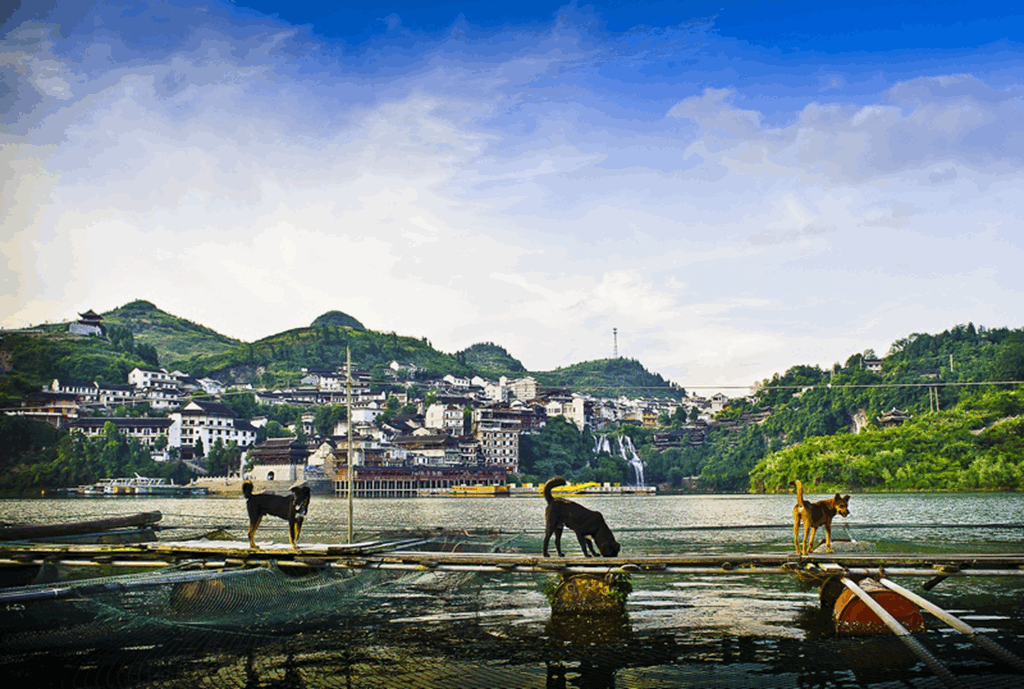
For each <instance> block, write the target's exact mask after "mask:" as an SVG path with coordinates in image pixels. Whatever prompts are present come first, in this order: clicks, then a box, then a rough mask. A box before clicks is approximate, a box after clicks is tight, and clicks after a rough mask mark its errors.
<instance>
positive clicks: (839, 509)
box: [793, 481, 850, 555]
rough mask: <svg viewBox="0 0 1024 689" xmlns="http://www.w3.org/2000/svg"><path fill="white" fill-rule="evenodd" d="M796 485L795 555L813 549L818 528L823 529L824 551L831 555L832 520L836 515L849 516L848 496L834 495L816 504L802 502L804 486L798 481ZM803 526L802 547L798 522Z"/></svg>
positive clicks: (794, 514) (794, 508)
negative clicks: (821, 527)
mask: <svg viewBox="0 0 1024 689" xmlns="http://www.w3.org/2000/svg"><path fill="white" fill-rule="evenodd" d="M793 483H795V484H796V506H795V507H793V545H794V546H796V554H797V555H807V554H808V553H809V552H811V549H812V548H814V535H815V534H816V533H817V531H818V527H819V526H824V527H825V550H826V551H828V552H830V553H832V552H835V551H834V550H832V518H833V517H835V516H836V514H841V515H843V516H844V517H847V516H849V514H850V508H849V504H850V496H849V495H843V496H840V495H839V493H836V494H835V495H834V496H833V497H831V498H828V499H827V500H819V501H818V502H807V501H806V500H804V486H803V484H802V483H800V482H799V481H794V482H793ZM801 521H802V522H803V525H804V541H803V547H802V548H801V545H800V522H801Z"/></svg>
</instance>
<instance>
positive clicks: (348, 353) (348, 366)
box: [345, 347, 355, 543]
mask: <svg viewBox="0 0 1024 689" xmlns="http://www.w3.org/2000/svg"><path fill="white" fill-rule="evenodd" d="M345 359H346V361H345V378H346V384H345V387H346V388H347V390H348V401H347V403H346V405H345V406H346V407H347V409H346V411H347V414H348V452H347V453H346V456H347V457H348V461H347V464H348V542H349V543H351V542H352V496H353V493H354V490H353V488H354V487H353V485H352V480H353V479H352V477H353V474H354V473H355V472H354V471H353V470H352V348H351V347H345Z"/></svg>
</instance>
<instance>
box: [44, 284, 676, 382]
mask: <svg viewBox="0 0 1024 689" xmlns="http://www.w3.org/2000/svg"><path fill="white" fill-rule="evenodd" d="M102 316H103V323H104V325H106V326H122V327H125V328H127V329H129V330H130V331H131V332H132V334H133V335H134V337H135V341H136V342H137V343H140V344H148V345H152V346H153V347H154V348H155V349H156V351H157V354H158V356H159V360H160V365H161V366H162V367H164V368H170V369H175V368H177V369H180V370H182V371H185V372H186V373H189V374H191V375H194V376H199V377H203V376H211V377H215V378H218V379H221V380H223V381H225V382H228V383H252V384H254V385H257V386H263V387H271V388H272V387H283V386H289V385H296V384H297V383H298V380H299V378H300V377H301V375H302V374H301V369H302V368H332V367H337V366H340V365H342V364H344V362H345V357H346V352H347V350H349V349H350V350H351V353H352V359H353V361H354V362H355V363H356V364H357V365H358V366H359V367H360V368H363V369H366V370H370V371H371V372H372V373H374V374H375V375H374V377H375V378H376V379H378V380H381V379H384V378H385V377H386V376H388V375H389V374H390V370H389V369H388V367H389V365H390V364H391V362H392V361H396V362H398V363H399V364H401V365H403V366H405V365H408V364H414V365H415V366H416V367H417V368H419V369H421V370H423V371H425V373H426V375H428V376H443V375H446V374H449V373H451V374H454V375H460V376H473V375H480V376H483V377H485V378H488V379H492V380H494V379H497V378H499V377H500V376H507V377H509V378H521V377H523V376H526V375H533V376H535V377H536V378H537V379H538V381H540V382H541V384H542V385H545V386H550V387H561V388H569V389H572V390H577V391H589V392H593V393H595V394H609V393H608V391H609V390H610V389H612V388H616V389H617V390H616V392H617V394H624V393H626V392H627V390H625V389H622V388H626V389H629V388H635V392H636V393H638V394H640V393H644V392H650V391H661V393H662V394H665V393H666V392H670V388H669V383H668V382H667V381H666V380H665V379H664V378H662V377H661V376H660V375H657V374H652V373H650V372H648V371H647V370H646V369H645V368H644V367H643V366H642V365H641V364H640V363H639V362H636V361H631V360H627V359H604V360H598V361H593V362H581V363H579V364H574V365H572V366H570V367H567V368H563V369H558V370H557V371H551V372H543V371H542V372H535V373H531V372H530V371H528V370H527V369H526V367H525V366H523V364H522V362H521V361H519V360H518V359H516V358H515V357H513V356H512V355H511V354H509V353H508V351H507V350H506V349H505V348H504V347H502V346H500V345H497V344H495V343H491V342H482V343H477V344H474V345H471V346H469V347H467V348H466V349H463V350H461V351H459V352H456V353H454V354H448V353H445V352H440V351H438V350H436V349H434V348H433V346H432V345H431V344H430V342H429V340H427V338H425V337H419V338H417V337H410V336H403V335H398V334H397V333H395V332H378V331H374V330H368V329H367V328H366V327H365V326H364V325H363V324H362V323H361V322H360V321H359V320H358V319H356V318H354V317H352V316H350V315H349V314H347V313H344V312H342V311H338V310H332V311H328V312H326V313H324V314H323V315H321V316H318V317H317V318H316V319H314V320H313V322H312V323H311V324H310V325H309V326H308V327H304V328H294V329H291V330H287V331H284V332H281V333H276V334H274V335H269V336H267V337H264V338H261V339H259V340H256V341H254V342H244V341H242V340H238V339H235V338H231V337H227V336H225V335H222V334H220V333H218V332H216V331H215V330H212V329H210V328H207V327H205V326H202V325H199V324H197V323H194V322H192V321H189V320H187V319H184V318H180V317H178V316H174V315H172V314H169V313H167V312H165V311H163V310H161V309H159V308H158V307H157V306H156V305H155V304H153V303H152V302H149V301H145V300H142V299H138V300H135V301H132V302H129V303H127V304H125V305H124V306H121V307H118V308H116V309H112V310H111V311H108V312H106V313H104V314H102ZM54 330H56V329H54ZM83 344H84V343H83ZM92 344H93V345H95V344H96V343H92ZM95 350H96V347H95V346H91V347H90V356H91V357H95V356H96V354H95ZM128 365H129V364H128V363H127V362H125V361H124V360H123V355H122V360H121V363H120V364H119V366H117V367H107V368H106V369H102V370H109V371H111V373H112V374H113V371H115V370H120V369H123V368H124V367H125V366H128ZM94 368H95V367H92V368H91V369H90V370H93V369H94ZM385 369H388V370H385ZM65 370H71V371H74V370H75V367H74V366H70V367H69V368H68V369H65ZM36 373H37V375H39V376H40V377H41V378H45V377H46V376H48V375H51V374H50V373H44V372H43V371H41V370H40V371H37V372H36ZM100 377H101V378H103V377H104V376H100ZM112 377H116V375H113V376H112ZM102 382H123V380H103V381H102ZM671 393H672V394H673V395H674V396H678V395H679V394H681V391H679V390H674V391H671Z"/></svg>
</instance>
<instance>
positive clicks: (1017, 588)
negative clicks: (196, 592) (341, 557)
mask: <svg viewBox="0 0 1024 689" xmlns="http://www.w3.org/2000/svg"><path fill="white" fill-rule="evenodd" d="M822 497H825V496H822V495H812V496H810V499H820V498H822ZM578 502H581V503H583V504H585V505H587V506H588V507H591V508H593V509H598V510H600V511H601V512H602V513H603V514H604V516H605V519H606V520H607V522H608V523H609V525H610V526H611V528H612V530H613V531H614V532H615V534H616V536H617V538H618V540H619V542H620V543H621V544H622V554H623V555H624V556H625V555H629V554H642V553H723V552H729V553H750V552H788V551H791V550H792V526H791V513H792V506H793V503H794V497H793V496H792V495H775V496H770V495H769V496H765V495H756V496H752V495H710V496H704V495H701V496H696V495H686V496H647V497H601V498H589V497H588V498H579V499H578ZM850 509H851V515H850V518H849V519H846V520H843V519H842V518H837V519H836V523H835V528H834V532H833V536H834V537H835V538H837V539H849V540H851V541H856V542H857V543H858V547H861V548H864V549H872V550H875V551H878V552H907V553H914V552H929V553H931V552H958V553H1022V552H1024V494H884V495H855V496H854V497H853V498H852V499H851V503H850ZM157 510H158V511H160V512H161V513H162V514H163V519H162V521H161V522H160V526H161V528H160V531H159V532H158V537H159V539H160V540H189V539H194V538H199V537H201V536H203V535H204V534H208V533H211V532H213V531H216V530H222V532H226V535H228V536H230V537H231V538H233V539H237V540H244V539H245V538H246V529H247V519H246V516H245V504H244V501H243V500H242V498H241V497H213V496H211V497H204V498H178V499H170V498H155V497H110V498H102V497H93V498H84V497H83V498H34V499H24V500H16V499H8V500H0V522H3V523H8V524H9V523H49V522H54V521H76V520H82V519H89V518H96V517H109V516H115V515H126V514H133V513H136V512H144V511H146V512H148V511H157ZM354 513H355V518H354V526H355V533H356V539H357V540H366V539H369V538H375V537H380V536H382V535H386V536H390V535H397V534H400V533H402V532H421V533H422V532H423V531H428V532H429V531H437V532H438V533H439V534H440V533H444V534H446V535H447V536H448V537H451V536H452V534H455V533H458V532H462V533H463V534H464V535H465V536H466V537H471V538H472V539H474V541H479V542H481V543H486V544H487V545H488V547H491V546H494V547H500V548H501V549H502V550H503V551H516V552H527V553H539V552H540V549H541V539H542V536H543V514H544V502H543V500H542V499H538V498H468V499H467V498H411V499H372V500H371V499H359V500H356V501H355V504H354ZM347 514H348V502H347V500H346V499H344V498H338V497H325V496H314V499H313V503H312V506H311V509H310V516H309V518H308V520H307V522H306V526H305V528H304V530H303V533H302V538H301V539H300V540H301V541H302V542H305V543H344V542H345V540H346V532H347ZM566 536H567V538H565V539H563V548H564V549H565V550H566V554H567V555H569V556H576V555H578V554H579V546H578V544H577V543H576V540H575V538H573V537H572V536H571V534H570V533H568V532H567V534H566ZM257 541H259V542H261V543H269V542H276V543H282V542H286V541H287V536H286V530H285V524H284V522H283V521H281V520H278V519H273V518H268V519H266V520H264V522H263V526H262V527H261V529H260V531H259V533H258V535H257ZM417 576H418V577H419V578H418V579H417V578H415V577H412V578H410V577H408V576H405V577H403V578H401V579H400V580H397V581H388V582H384V583H381V585H379V586H376V587H373V588H367V589H366V590H365V591H364V592H362V593H361V594H360V598H359V599H358V605H357V606H356V607H355V608H354V609H353V610H351V611H349V613H348V614H346V615H345V616H343V617H338V618H334V619H331V620H330V621H329V622H327V623H324V622H315V623H314V622H310V623H309V624H306V625H303V624H301V622H302V615H299V616H298V617H299V619H298V620H297V621H298V622H299V624H296V625H291V627H289V628H281V629H276V630H274V631H273V632H269V631H267V630H265V629H258V628H257V626H256V625H255V621H254V626H253V629H250V630H238V629H223V628H221V629H217V630H213V629H204V631H203V632H202V634H204V635H205V636H202V642H201V643H199V644H197V643H196V642H195V641H194V640H193V641H191V642H188V643H186V641H185V639H187V638H191V637H190V636H189V634H190V633H191V631H189V630H194V628H195V626H194V625H193V626H192V627H188V626H186V625H180V624H179V625H178V626H176V627H175V629H176V630H177V631H176V632H175V635H171V636H169V637H168V638H166V639H162V640H160V641H159V642H154V641H152V640H147V641H146V643H144V644H141V643H140V645H138V646H130V647H129V646H128V645H125V644H124V643H123V642H122V643H121V645H120V646H118V645H117V644H114V645H113V646H110V644H109V643H108V644H107V645H106V646H103V647H102V648H101V647H100V646H96V647H95V648H92V649H91V650H89V651H83V650H82V649H80V648H76V649H74V652H73V653H72V652H71V651H70V650H66V649H62V648H59V647H58V648H42V649H40V648H38V647H35V648H32V649H31V652H30V651H28V650H23V648H22V646H21V645H19V643H20V642H19V641H18V640H17V639H16V638H15V635H13V634H8V633H6V632H5V633H4V636H3V639H4V640H3V642H2V643H0V669H4V671H5V672H6V673H7V674H9V675H10V676H12V677H13V678H20V680H21V683H22V685H24V686H33V687H34V686H74V687H77V686H83V687H84V686H132V687H135V686H140V687H141V686H210V687H213V686H216V687H225V686H240V687H317V686H345V687H417V686H422V687H434V686H445V687H449V686H451V687H678V686H694V687H708V686H722V687H746V686H751V687H819V686H820V687H859V686H870V687H942V686H944V684H943V682H942V681H941V680H940V679H939V678H938V677H937V676H935V675H934V674H933V673H932V671H931V670H929V669H928V668H927V667H926V666H925V665H924V664H923V663H921V662H919V661H918V660H917V658H915V656H913V655H912V654H911V653H910V652H909V651H908V650H907V649H906V647H905V646H904V645H903V644H901V643H900V642H899V641H898V640H897V639H895V637H892V636H877V637H862V638H840V637H836V636H834V635H833V634H832V633H831V631H830V628H829V626H828V624H827V622H828V615H827V613H826V614H823V613H822V611H821V606H820V604H819V599H818V593H817V590H816V589H811V588H807V587H805V586H803V585H801V584H800V583H799V582H798V581H796V579H795V578H792V577H789V576H754V575H744V574H742V573H735V574H729V575H707V576H696V575H653V574H644V575H636V576H634V577H633V587H634V590H633V593H632V594H631V595H630V596H629V599H628V603H627V615H626V617H625V618H623V619H617V620H612V621H593V620H590V621H578V620H577V621H562V620H558V619H554V620H553V619H552V618H551V613H550V607H549V606H548V603H547V600H546V599H545V597H544V595H543V593H542V588H541V587H542V584H543V583H544V578H545V577H544V576H542V575H526V574H506V575H481V574H476V575H461V574H459V575H451V576H448V575H431V576H432V577H433V578H432V579H430V580H427V579H425V578H424V576H423V575H417ZM446 576H447V578H446ZM1022 581H1024V579H1017V578H1009V577H1007V578H998V579H993V578H980V577H979V578H972V579H967V578H961V579H953V578H951V579H947V580H945V581H944V582H943V583H941V584H939V585H938V586H937V587H935V588H934V589H933V590H931V591H930V592H927V597H928V598H930V599H931V600H932V601H934V602H935V603H936V604H938V605H940V606H941V607H943V608H945V609H946V610H949V611H950V612H952V613H953V614H955V615H957V616H958V617H960V618H961V619H963V620H964V621H966V622H967V623H968V624H970V625H972V626H974V627H975V628H977V629H979V630H981V631H983V632H985V633H986V634H987V635H989V636H990V637H991V638H992V639H993V640H995V641H997V642H998V643H1000V644H1001V645H1003V646H1005V647H1006V648H1008V649H1010V650H1011V651H1013V652H1014V653H1016V654H1017V655H1018V656H1024V587H1022V586H1021V583H1022ZM900 583H902V584H903V585H904V586H906V587H907V588H910V589H912V590H915V591H917V592H919V593H923V591H922V589H921V584H922V583H923V580H920V579H909V578H908V579H905V580H901V581H900ZM254 604H255V605H256V607H257V609H258V607H259V601H258V600H257V601H256V602H255V603H254ZM308 616H310V617H311V616H312V613H309V615H308ZM926 620H927V622H928V629H927V631H925V632H923V633H922V634H919V635H918V637H919V638H920V640H921V643H922V644H923V645H924V646H925V647H926V648H927V649H928V650H929V651H930V652H931V653H932V654H934V655H935V656H936V657H937V658H939V659H941V661H942V662H943V663H945V664H946V665H947V667H949V669H950V671H951V672H952V673H953V674H954V675H956V677H957V679H958V680H959V681H960V682H961V683H962V684H963V685H964V686H967V687H1013V688H1014V689H1017V688H1018V687H1020V686H1024V682H1022V676H1021V674H1019V673H1015V672H1014V671H1013V670H1012V669H1010V668H1008V667H1007V666H1004V665H1000V664H999V663H998V662H996V661H993V660H992V659H991V657H990V656H988V655H987V654H986V653H985V652H983V651H981V650H979V649H978V648H977V647H976V646H975V645H974V644H973V643H971V641H970V640H969V639H968V638H966V637H964V636H962V635H958V634H955V633H954V632H953V631H952V630H950V629H949V628H947V627H946V626H945V625H943V624H941V623H939V622H937V621H935V620H934V619H932V618H930V617H927V616H926ZM195 633H199V632H195ZM229 640H230V641H229ZM90 654H91V655H90Z"/></svg>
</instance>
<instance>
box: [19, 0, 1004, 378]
mask: <svg viewBox="0 0 1024 689" xmlns="http://www.w3.org/2000/svg"><path fill="white" fill-rule="evenodd" d="M23 5H24V6H22V7H16V8H14V9H13V10H10V11H8V12H7V14H6V15H0V20H2V21H4V23H3V26H2V28H0V41H2V43H0V146H2V148H0V159H2V165H0V171H2V174H3V178H2V181H3V187H2V196H0V223H2V226H3V230H2V232H0V242H2V243H3V256H4V257H5V258H6V259H7V260H6V262H4V263H0V279H2V280H3V282H4V286H5V289H4V290H3V292H2V293H0V300H2V301H0V316H2V324H3V326H4V327H7V328H11V327H21V326H25V325H30V324H35V323H41V322H45V321H60V320H68V319H71V318H74V317H75V316H76V314H77V313H78V312H81V311H85V310H86V309H89V308H92V309H95V310H97V311H105V310H108V309H111V308H114V307H117V306H120V305H122V304H124V303H126V302H128V301H131V300H132V299H136V298H142V299H148V300H150V301H152V302H154V303H155V304H157V305H158V306H159V307H161V308H163V309H164V310H166V311H169V312H171V313H174V314H176V315H178V316H182V317H185V318H188V319H190V320H193V321H196V322H200V323H203V324H204V325H208V326H209V327H212V328H214V329H216V330H218V331H220V332H222V333H224V334H227V335H230V336H233V337H238V338H242V339H245V340H255V339H258V338H261V337H264V336H267V335H271V334H274V333H276V332H280V331H282V330H286V329H289V328H293V327H300V326H304V325H308V324H309V323H310V322H311V321H312V320H313V319H314V318H315V317H316V316H318V315H320V314H321V313H323V312H325V311H328V310H331V309H339V310H342V311H345V312H346V313H349V314H351V315H352V316H355V317H356V318H358V319H359V320H361V321H362V322H363V323H365V324H366V325H367V326H368V327H370V328H374V329H378V330H386V331H391V330H394V331H396V332H398V333H400V334H403V335H413V336H417V337H419V336H425V337H427V338H428V339H430V341H431V342H432V343H433V344H434V345H435V346H436V347H438V348H440V349H443V350H445V351H456V350H459V349H462V348H464V347H467V346H469V345H471V344H473V343H475V342H482V341H490V342H496V343H499V344H502V345H504V346H505V347H506V348H508V350H509V351H510V353H511V354H512V355H513V356H516V357H518V358H519V359H521V360H522V361H523V363H524V364H525V365H526V366H527V367H528V368H530V369H533V370H548V369H552V368H556V367H558V366H566V365H569V364H572V363H575V362H577V361H582V360H588V359H596V358H604V357H608V356H611V355H612V351H613V340H612V329H613V328H617V329H618V348H619V353H620V354H621V355H623V356H627V357H631V358H635V359H638V360H640V361H641V362H643V363H644V364H645V365H646V366H647V367H648V368H650V369H652V370H655V371H657V372H660V373H662V374H663V375H665V376H667V377H668V378H670V379H671V380H673V381H675V382H678V383H680V384H681V385H683V386H687V387H691V388H694V389H696V390H697V391H699V392H707V391H710V390H712V389H715V388H720V389H729V388H728V386H745V385H749V384H751V383H753V382H755V381H757V380H760V379H763V378H766V377H770V376H771V375H772V374H773V373H775V372H778V371H784V370H785V369H786V368H788V367H789V366H791V365H794V364H800V363H817V364H821V365H823V366H828V365H831V364H832V363H833V362H836V361H845V359H846V358H847V357H848V356H849V355H850V354H853V353H855V352H860V351H863V350H864V349H867V348H873V349H875V350H876V351H877V352H878V353H880V354H882V353H884V352H885V351H886V350H887V349H888V347H889V345H890V344H891V343H892V342H893V341H894V340H896V339H898V338H900V337H904V336H906V335H908V334H910V333H913V332H939V331H942V330H945V329H946V328H949V327H951V326H953V325H956V324H958V323H966V322H969V321H970V322H973V323H975V324H976V325H987V326H1010V327H1021V326H1022V325H1024V323H1022V318H1021V308H1020V304H1021V292H1022V287H1024V278H1022V277H1021V270H1020V266H1021V265H1022V264H1024V261H1022V258H1024V256H1022V250H1021V239H1020V237H1021V236H1022V231H1021V219H1022V210H1021V209H1022V201H1024V194H1022V191H1024V170H1022V164H1024V86H1022V82H1021V74H1024V70H1022V53H1021V47H1022V44H1021V39H1020V37H1021V36H1024V13H1022V10H1020V9H1017V8H1016V7H1014V6H1012V5H1009V4H1007V5H1003V6H999V5H985V4H984V3H977V2H959V1H955V2H932V3H925V2H907V3H895V4H894V3H881V2H860V3H853V2H843V1H842V0H840V1H837V2H831V3H827V4H826V5H825V6H822V4H820V3H809V2H790V3H759V2H724V1H720V2H690V3H669V2H660V3H631V2H597V3H593V4H586V5H584V4H558V3H530V2H520V3H514V4H509V3H501V4H499V3H489V2H451V3H447V4H436V3H427V2H397V3H377V4H372V5H367V4H365V3H358V4H357V3H345V2H340V3H339V2H330V3H328V2H323V3H317V2H302V1H301V0H297V1H293V2H275V1H271V0H237V1H236V2H200V1H196V0H153V1H149V2H116V1H107V2H81V1H78V2H63V1H60V0H56V1H55V0H49V1H47V0H37V1H35V2H32V3H23ZM705 386H706V387H705Z"/></svg>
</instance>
